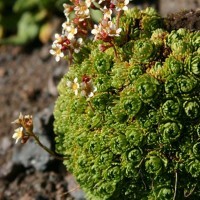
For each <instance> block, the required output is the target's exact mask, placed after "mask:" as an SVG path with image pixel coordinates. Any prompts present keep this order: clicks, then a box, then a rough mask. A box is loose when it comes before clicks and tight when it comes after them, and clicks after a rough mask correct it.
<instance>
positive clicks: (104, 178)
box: [52, 8, 200, 200]
mask: <svg viewBox="0 0 200 200" xmlns="http://www.w3.org/2000/svg"><path fill="white" fill-rule="evenodd" d="M124 10H125V11H124V13H123V14H121V15H120V17H116V18H113V19H112V22H113V23H116V24H117V23H118V27H120V28H121V29H119V32H120V33H119V34H118V33H117V31H116V35H115V36H114V37H109V36H107V38H106V39H105V38H103V36H102V35H100V36H102V37H100V36H99V35H98V33H97V34H96V35H95V37H96V39H95V40H94V41H92V40H90V39H88V40H87V39H85V43H84V44H83V46H82V47H81V48H80V49H79V50H78V51H76V52H74V53H73V54H71V53H72V49H70V48H71V47H69V48H68V50H69V52H70V56H72V60H73V64H71V65H70V67H69V71H68V72H67V74H66V75H65V76H64V77H63V78H62V80H61V82H60V83H59V86H58V90H59V97H58V99H57V101H56V105H55V110H54V116H55V123H54V130H55V133H56V134H57V135H56V143H57V152H59V153H61V154H62V155H64V156H65V157H68V159H66V160H65V161H64V164H65V165H66V166H67V169H68V170H69V171H70V172H72V173H73V174H74V175H75V177H76V179H77V181H78V183H79V184H80V186H81V188H82V189H83V190H84V191H85V193H86V196H87V198H88V199H92V200H103V199H110V200H121V199H124V200H128V199H130V200H133V199H137V200H140V199H142V200H154V199H159V200H162V199H163V200H166V199H168V200H172V199H198V198H199V196H200V182H199V178H200V140H199V139H200V96H199V93H200V89H199V88H200V55H199V53H200V46H199V44H200V33H199V32H198V31H196V32H190V31H189V30H186V29H179V30H173V31H171V32H169V31H167V30H165V22H164V20H163V19H162V18H161V17H160V16H159V14H157V12H156V11H155V10H154V9H152V8H147V9H146V10H139V9H136V8H134V9H130V10H126V9H124ZM96 30H97V29H96ZM93 33H95V31H93ZM65 41H66V40H65ZM55 44H57V43H56V42H55V43H54V47H55ZM60 44H61V43H60ZM63 44H64V43H62V45H63ZM52 53H53V52H52ZM60 53H62V52H60ZM54 54H55V52H54ZM57 55H58V54H57ZM60 55H61V57H62V56H63V55H62V54H60ZM70 56H69V57H68V58H69V59H71V58H70ZM58 60H59V59H58Z"/></svg>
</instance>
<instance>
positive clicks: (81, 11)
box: [74, 1, 91, 21]
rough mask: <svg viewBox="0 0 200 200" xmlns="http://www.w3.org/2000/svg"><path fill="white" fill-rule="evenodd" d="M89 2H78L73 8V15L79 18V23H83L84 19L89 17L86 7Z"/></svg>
mask: <svg viewBox="0 0 200 200" xmlns="http://www.w3.org/2000/svg"><path fill="white" fill-rule="evenodd" d="M90 4H91V2H89V1H86V2H84V1H80V2H79V4H78V5H77V6H76V7H75V8H74V10H75V15H76V16H77V17H78V18H79V21H84V20H85V19H86V18H89V17H90V10H89V9H88V8H89V7H88V5H90Z"/></svg>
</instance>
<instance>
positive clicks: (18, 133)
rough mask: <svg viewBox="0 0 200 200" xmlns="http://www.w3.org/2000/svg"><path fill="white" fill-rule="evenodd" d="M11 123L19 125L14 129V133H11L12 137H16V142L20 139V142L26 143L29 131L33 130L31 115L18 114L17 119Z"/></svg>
mask: <svg viewBox="0 0 200 200" xmlns="http://www.w3.org/2000/svg"><path fill="white" fill-rule="evenodd" d="M12 123H13V124H17V125H20V127H18V128H17V129H15V133H14V134H13V139H16V143H17V142H18V141H19V139H21V143H23V144H24V143H26V142H27V140H28V139H29V137H30V133H32V130H33V117H32V116H31V115H24V116H23V115H22V113H20V114H19V117H18V119H16V120H15V121H13V122H12Z"/></svg>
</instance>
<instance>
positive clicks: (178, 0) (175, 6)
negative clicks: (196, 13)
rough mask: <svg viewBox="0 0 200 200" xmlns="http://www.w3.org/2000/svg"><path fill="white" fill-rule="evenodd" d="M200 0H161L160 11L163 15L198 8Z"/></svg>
mask: <svg viewBox="0 0 200 200" xmlns="http://www.w3.org/2000/svg"><path fill="white" fill-rule="evenodd" d="M199 7H200V0H160V2H159V12H160V14H161V15H162V16H163V17H166V16H167V15H168V14H171V13H175V12H179V11H182V10H190V9H197V8H199Z"/></svg>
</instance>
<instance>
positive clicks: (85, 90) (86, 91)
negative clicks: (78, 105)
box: [66, 75, 97, 98]
mask: <svg viewBox="0 0 200 200" xmlns="http://www.w3.org/2000/svg"><path fill="white" fill-rule="evenodd" d="M66 84H67V86H68V87H69V88H70V89H72V90H73V92H74V94H75V95H76V96H77V95H78V93H79V90H81V91H80V94H81V96H84V97H86V98H90V97H93V96H94V93H95V92H96V91H97V88H96V87H95V86H94V85H93V82H92V80H91V78H90V77H89V76H87V75H83V76H82V82H81V83H79V82H78V78H77V77H76V78H74V80H73V81H70V80H67V83H66Z"/></svg>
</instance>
